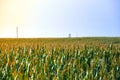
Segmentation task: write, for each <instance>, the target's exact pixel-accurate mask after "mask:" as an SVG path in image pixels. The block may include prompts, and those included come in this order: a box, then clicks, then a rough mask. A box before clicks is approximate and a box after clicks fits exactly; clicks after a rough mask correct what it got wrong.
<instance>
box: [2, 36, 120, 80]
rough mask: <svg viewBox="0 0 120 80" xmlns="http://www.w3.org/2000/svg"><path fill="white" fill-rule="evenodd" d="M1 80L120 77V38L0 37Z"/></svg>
mask: <svg viewBox="0 0 120 80" xmlns="http://www.w3.org/2000/svg"><path fill="white" fill-rule="evenodd" d="M0 80H120V38H69V39H68V38H60V39H59V38H58V39H57V38H53V39H50V38H49V39H48V38H46V39H19V38H18V39H0Z"/></svg>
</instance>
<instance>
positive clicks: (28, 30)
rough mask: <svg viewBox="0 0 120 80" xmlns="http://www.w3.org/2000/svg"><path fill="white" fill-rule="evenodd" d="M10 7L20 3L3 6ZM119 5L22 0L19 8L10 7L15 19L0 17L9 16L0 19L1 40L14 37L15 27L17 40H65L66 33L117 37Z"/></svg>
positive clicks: (107, 0) (103, 0) (113, 1)
mask: <svg viewBox="0 0 120 80" xmlns="http://www.w3.org/2000/svg"><path fill="white" fill-rule="evenodd" d="M13 3H14V4H19V3H20V2H15V0H11V2H10V3H9V4H7V5H6V6H11V5H12V4H13ZM23 3H24V5H22V4H23ZM119 3H120V1H119V0H29V1H28V0H21V5H19V6H17V5H14V6H13V7H11V10H13V11H14V13H15V15H16V14H17V16H14V15H13V14H14V13H10V11H7V12H6V11H4V12H3V13H7V14H5V15H1V14H0V16H6V15H7V16H12V17H8V18H9V19H7V18H6V17H2V19H0V20H1V21H2V20H3V19H5V20H4V21H3V22H2V23H0V27H1V28H2V29H3V30H2V31H1V33H0V37H16V34H15V33H16V31H15V29H16V26H18V27H19V37H67V36H68V34H69V33H71V35H72V36H73V37H84V36H120V9H119V8H120V5H119ZM4 4H6V2H4ZM4 7H5V6H4ZM4 7H2V8H4ZM14 7H17V8H16V9H15V8H14ZM2 8H1V9H2ZM23 8H24V9H23ZM5 9H6V8H5ZM7 9H8V10H9V7H8V8H7ZM18 9H19V11H18ZM0 11H3V10H0ZM21 13H22V15H21ZM13 17H14V18H13ZM13 19H14V20H13ZM3 26H4V27H3Z"/></svg>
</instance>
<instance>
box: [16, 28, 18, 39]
mask: <svg viewBox="0 0 120 80" xmlns="http://www.w3.org/2000/svg"><path fill="white" fill-rule="evenodd" d="M16 36H17V38H18V27H16Z"/></svg>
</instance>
